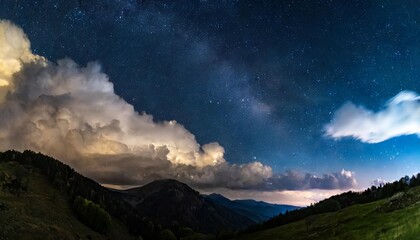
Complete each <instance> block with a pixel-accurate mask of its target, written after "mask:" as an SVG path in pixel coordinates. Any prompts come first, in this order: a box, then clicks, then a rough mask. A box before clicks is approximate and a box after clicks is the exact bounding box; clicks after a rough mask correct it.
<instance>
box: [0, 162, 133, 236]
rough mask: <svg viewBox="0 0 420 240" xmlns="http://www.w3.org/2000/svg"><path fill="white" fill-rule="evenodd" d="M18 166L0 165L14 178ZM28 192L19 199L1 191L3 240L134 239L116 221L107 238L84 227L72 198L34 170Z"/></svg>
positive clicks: (0, 168) (0, 234)
mask: <svg viewBox="0 0 420 240" xmlns="http://www.w3.org/2000/svg"><path fill="white" fill-rule="evenodd" d="M18 167H22V166H21V165H19V164H17V163H0V172H3V173H6V174H8V175H9V176H13V172H14V171H15V169H16V168H18ZM28 180H29V181H28V192H27V193H23V194H21V195H20V196H19V197H18V196H15V195H12V194H11V193H9V192H7V191H3V190H0V203H3V204H4V205H5V206H6V210H0V240H3V239H4V240H6V239H22V240H24V239H87V238H88V236H90V237H91V239H133V237H132V236H130V235H129V234H128V233H127V230H126V229H125V228H124V227H123V226H122V225H121V224H119V223H118V222H117V221H116V220H115V219H113V221H112V222H113V223H112V227H111V228H110V230H109V233H108V234H107V236H104V235H101V234H99V233H97V232H95V231H93V230H91V229H90V228H88V227H86V226H85V225H83V224H82V223H81V222H79V221H78V220H77V218H76V217H75V216H74V214H73V212H72V210H71V206H70V201H69V199H68V198H67V197H66V196H65V194H63V193H60V192H59V191H57V190H55V189H54V188H53V187H52V186H51V185H50V184H49V182H48V181H47V180H46V179H45V178H44V177H43V176H42V175H41V174H40V173H39V172H38V171H37V170H36V169H34V170H33V172H32V173H31V174H28Z"/></svg>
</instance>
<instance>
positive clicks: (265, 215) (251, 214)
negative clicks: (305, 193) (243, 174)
mask: <svg viewBox="0 0 420 240" xmlns="http://www.w3.org/2000/svg"><path fill="white" fill-rule="evenodd" d="M205 198H206V199H208V200H209V201H211V202H214V203H216V204H219V205H222V206H224V207H226V208H229V209H231V210H233V211H235V212H237V213H239V214H241V215H243V216H246V217H247V218H249V219H251V220H252V221H254V222H255V223H260V222H264V221H267V220H269V219H270V218H272V217H275V216H277V215H279V214H280V213H285V212H286V211H292V210H295V209H298V208H300V207H296V206H291V205H280V204H272V203H266V202H263V201H255V200H252V199H248V200H230V199H228V198H226V197H224V196H223V195H220V194H216V193H213V194H210V195H207V196H206V197H205Z"/></svg>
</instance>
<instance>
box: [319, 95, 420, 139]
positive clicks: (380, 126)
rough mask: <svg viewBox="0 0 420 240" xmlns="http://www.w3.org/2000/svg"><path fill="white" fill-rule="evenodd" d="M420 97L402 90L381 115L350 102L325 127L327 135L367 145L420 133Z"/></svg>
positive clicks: (389, 102)
mask: <svg viewBox="0 0 420 240" xmlns="http://www.w3.org/2000/svg"><path fill="white" fill-rule="evenodd" d="M419 100H420V96H419V95H418V94H417V93H415V92H411V91H402V92H400V93H398V94H397V95H396V96H395V97H393V98H391V99H390V100H389V101H388V102H387V103H386V104H385V106H384V107H383V108H382V109H381V110H380V111H377V112H374V111H371V110H368V109H366V108H365V107H363V106H357V105H355V104H353V103H346V104H344V105H343V106H342V107H341V108H340V109H338V110H337V112H335V114H334V117H333V119H332V120H331V122H330V123H329V124H327V125H326V126H325V131H326V134H327V136H329V137H331V138H335V139H339V138H342V137H353V138H355V139H358V140H360V141H362V142H366V143H378V142H383V141H385V140H388V139H390V138H393V137H398V136H402V135H411V134H416V135H419V134H420V101H419Z"/></svg>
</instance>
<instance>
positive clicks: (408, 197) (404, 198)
mask: <svg viewBox="0 0 420 240" xmlns="http://www.w3.org/2000/svg"><path fill="white" fill-rule="evenodd" d="M418 236H420V187H415V188H412V189H410V190H408V191H407V192H405V193H403V192H400V193H397V194H395V195H394V196H393V197H391V198H387V199H383V200H379V201H375V202H371V203H366V204H356V205H353V206H350V207H348V208H344V209H342V210H340V211H337V212H331V213H324V214H318V215H312V216H310V217H308V218H306V219H304V220H301V221H298V222H294V223H290V224H287V225H283V226H280V227H276V228H272V229H268V230H263V231H259V232H254V233H252V234H247V235H242V236H240V237H239V238H237V239H240V240H260V239H261V240H263V239H264V240H265V239H278V240H281V239H366V240H368V239H372V240H376V239H418Z"/></svg>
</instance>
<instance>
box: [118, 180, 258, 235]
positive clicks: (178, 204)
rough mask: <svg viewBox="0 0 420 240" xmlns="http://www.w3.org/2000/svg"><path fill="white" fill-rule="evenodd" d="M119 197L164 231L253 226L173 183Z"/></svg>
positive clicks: (155, 184) (210, 230)
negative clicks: (166, 228) (167, 229)
mask: <svg viewBox="0 0 420 240" xmlns="http://www.w3.org/2000/svg"><path fill="white" fill-rule="evenodd" d="M120 193H122V197H123V198H125V199H126V200H127V201H128V202H130V203H131V204H132V205H133V206H134V207H135V209H136V210H137V211H138V212H139V213H141V214H144V215H145V216H148V217H150V218H151V219H152V220H153V221H154V222H158V223H161V224H162V225H163V226H167V227H168V226H171V225H174V224H180V225H181V226H188V227H190V228H192V229H193V230H195V231H198V232H203V233H217V232H220V231H222V230H237V229H243V228H245V227H247V226H249V225H251V224H254V223H255V222H254V221H252V220H251V219H249V218H247V217H246V216H243V215H241V214H238V213H237V212H235V211H232V210H231V209H229V208H226V207H224V206H222V205H220V204H218V203H216V202H213V201H209V200H208V199H206V198H205V197H203V196H202V195H200V193H199V192H197V191H195V190H194V189H192V188H190V187H189V186H188V185H186V184H184V183H181V182H178V181H176V180H158V181H154V182H151V183H149V184H146V185H144V186H142V187H138V188H133V189H128V190H125V191H120Z"/></svg>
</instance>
